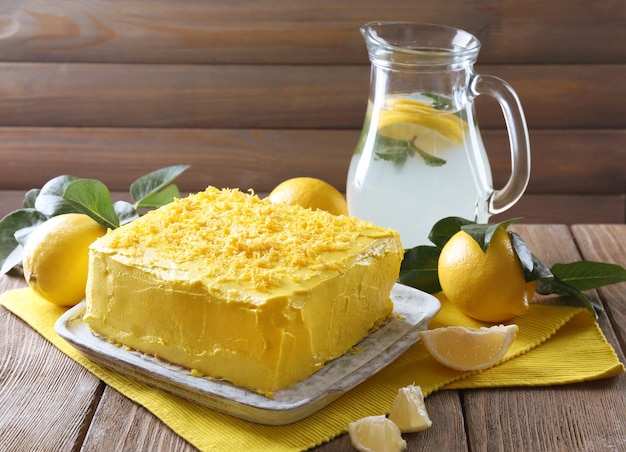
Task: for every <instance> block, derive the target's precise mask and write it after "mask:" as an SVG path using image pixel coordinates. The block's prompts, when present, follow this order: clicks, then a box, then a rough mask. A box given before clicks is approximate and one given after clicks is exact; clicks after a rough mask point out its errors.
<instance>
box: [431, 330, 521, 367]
mask: <svg viewBox="0 0 626 452" xmlns="http://www.w3.org/2000/svg"><path fill="white" fill-rule="evenodd" d="M517 331H518V327H517V325H506V326H505V325H494V326H492V327H489V328H487V327H481V328H467V327H464V326H448V327H442V328H435V329H433V330H427V331H420V337H421V339H422V341H423V342H424V346H425V347H426V349H427V350H428V351H429V352H430V354H431V355H432V356H433V358H435V359H436V360H437V361H438V362H439V363H441V364H443V365H444V366H447V367H450V368H451V369H456V370H462V371H469V370H482V369H486V368H488V367H491V366H493V365H495V364H497V363H498V362H499V361H500V360H501V359H502V357H503V356H504V355H505V354H506V352H507V350H508V349H509V347H510V346H511V344H512V343H513V341H514V340H515V337H516V336H517Z"/></svg>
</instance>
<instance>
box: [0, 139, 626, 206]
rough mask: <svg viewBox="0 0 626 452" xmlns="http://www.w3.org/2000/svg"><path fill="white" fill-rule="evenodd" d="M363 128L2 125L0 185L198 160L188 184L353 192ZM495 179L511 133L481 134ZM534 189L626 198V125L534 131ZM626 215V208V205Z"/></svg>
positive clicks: (113, 174) (125, 181) (126, 177)
mask: <svg viewBox="0 0 626 452" xmlns="http://www.w3.org/2000/svg"><path fill="white" fill-rule="evenodd" d="M358 135H359V131H358V130H272V129H266V130H251V129H234V130H231V129H218V130H208V129H102V128H53V127H51V128H30V127H25V128H21V127H16V128H13V127H9V128H0V189H4V190H24V191H26V190H28V189H30V188H35V187H41V186H42V185H43V184H44V183H45V182H46V181H48V180H49V179H51V178H53V177H55V176H58V175H61V174H74V175H77V176H80V177H92V178H97V179H101V180H103V181H104V182H105V183H106V184H107V186H109V188H110V189H112V190H117V191H120V190H127V189H128V187H129V186H130V184H131V182H132V181H134V180H135V179H136V178H138V177H140V176H142V175H143V174H145V173H147V172H148V171H151V170H153V169H157V168H161V167H164V166H168V165H174V164H181V163H187V164H190V165H192V167H191V169H189V170H188V171H187V172H186V173H185V174H183V175H182V176H181V177H180V178H179V179H178V181H177V183H178V184H179V185H180V187H181V189H183V190H186V191H198V190H202V189H204V188H205V187H206V186H207V185H210V184H212V185H216V186H218V187H239V188H243V189H247V188H253V189H255V190H256V191H258V192H265V191H270V190H271V189H272V188H274V187H275V186H276V185H277V184H278V183H279V182H281V181H283V180H285V179H288V178H290V177H296V176H314V177H319V178H322V179H324V180H327V181H328V182H329V183H331V184H333V185H334V186H336V187H337V188H338V189H340V190H342V191H344V190H345V184H346V175H347V172H348V166H349V163H350V159H351V156H352V153H353V150H354V147H355V144H356V142H357V140H358ZM482 135H483V139H484V142H485V146H486V148H487V149H488V153H489V155H490V160H491V167H492V173H493V174H494V185H495V186H496V187H502V186H504V184H505V182H506V179H507V178H508V175H509V174H510V157H509V150H508V139H507V137H506V134H505V133H504V132H503V131H498V130H485V131H483V132H482ZM530 138H531V147H532V171H531V181H530V184H529V186H528V190H527V193H531V194H539V193H543V194H578V195H581V194H588V195H620V194H623V193H624V187H625V186H626V171H624V168H626V152H624V141H625V140H626V130H577V131H563V130H545V131H544V130H531V133H530ZM620 211H622V212H623V208H622V209H620Z"/></svg>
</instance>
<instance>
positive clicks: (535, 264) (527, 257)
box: [509, 232, 554, 282]
mask: <svg viewBox="0 0 626 452" xmlns="http://www.w3.org/2000/svg"><path fill="white" fill-rule="evenodd" d="M509 234H510V237H511V243H512V244H513V249H514V250H515V253H516V254H517V257H518V258H519V260H520V262H521V263H522V270H523V271H524V278H525V279H526V282H530V281H536V280H538V279H541V278H551V277H553V276H554V275H553V274H552V272H551V271H550V269H549V268H548V267H547V266H546V265H545V264H544V263H543V262H541V260H539V258H538V257H537V256H535V255H534V254H533V253H532V252H531V251H530V249H529V248H528V245H526V242H524V240H523V239H522V237H520V235H519V234H517V233H515V232H509Z"/></svg>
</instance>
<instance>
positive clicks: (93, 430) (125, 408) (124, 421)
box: [80, 386, 197, 452]
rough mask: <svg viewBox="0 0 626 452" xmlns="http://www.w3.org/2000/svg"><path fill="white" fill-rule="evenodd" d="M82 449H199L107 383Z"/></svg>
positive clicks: (96, 451) (95, 450)
mask: <svg viewBox="0 0 626 452" xmlns="http://www.w3.org/2000/svg"><path fill="white" fill-rule="evenodd" d="M80 450H81V451H84V452H89V451H93V452H100V451H103V450H120V451H121V450H128V451H131V450H132V451H170V450H171V451H174V450H175V451H177V452H191V451H195V450H197V449H196V448H195V447H193V446H192V445H191V444H189V443H188V442H187V441H185V440H184V439H182V438H181V437H180V436H178V435H177V434H176V433H174V432H173V431H172V430H171V429H170V428H169V427H168V426H167V425H165V424H164V423H163V422H162V421H161V420H160V419H158V418H157V417H156V416H154V415H153V414H152V413H150V412H149V411H148V410H146V409H145V408H143V407H142V406H141V405H138V404H137V403H135V402H133V401H132V400H130V399H128V398H126V397H125V396H123V395H122V394H120V393H119V392H118V391H116V390H115V389H112V388H111V387H110V386H107V387H106V389H105V390H104V393H103V394H102V400H101V402H100V404H99V405H98V409H97V411H96V414H95V416H94V421H93V422H92V424H91V425H90V428H89V432H88V433H87V436H86V437H85V441H84V443H83V444H82V445H81V449H80Z"/></svg>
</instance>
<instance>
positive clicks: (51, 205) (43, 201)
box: [35, 175, 79, 217]
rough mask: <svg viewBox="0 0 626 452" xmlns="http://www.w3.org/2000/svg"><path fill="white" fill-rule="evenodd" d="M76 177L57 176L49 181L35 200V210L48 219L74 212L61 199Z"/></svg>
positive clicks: (69, 205) (68, 204)
mask: <svg viewBox="0 0 626 452" xmlns="http://www.w3.org/2000/svg"><path fill="white" fill-rule="evenodd" d="M78 179H79V178H78V177H76V176H68V175H65V176H57V177H55V178H53V179H50V180H49V181H48V182H46V183H45V184H44V186H43V187H41V191H40V192H39V195H38V196H37V199H36V200H35V209H37V210H39V211H40V212H42V213H44V214H46V215H47V216H49V217H53V216H55V215H61V214H64V213H73V212H76V208H75V207H74V206H73V205H72V204H71V203H69V202H68V201H67V200H65V199H63V193H65V189H66V188H67V186H68V185H69V184H71V183H72V182H73V181H75V180H78Z"/></svg>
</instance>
